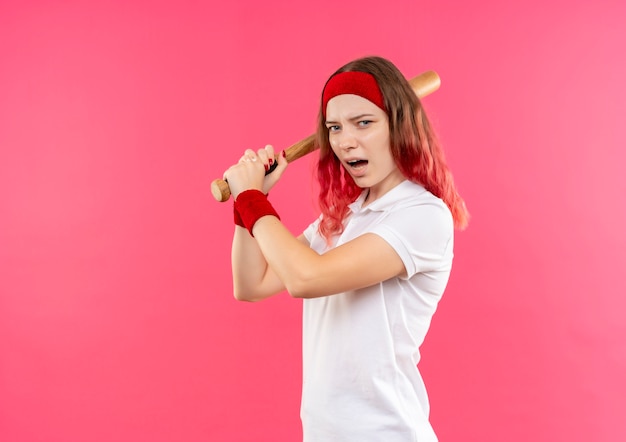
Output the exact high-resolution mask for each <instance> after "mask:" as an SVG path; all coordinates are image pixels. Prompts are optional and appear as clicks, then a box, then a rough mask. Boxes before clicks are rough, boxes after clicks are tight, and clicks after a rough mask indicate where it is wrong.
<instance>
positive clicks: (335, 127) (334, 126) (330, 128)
mask: <svg viewBox="0 0 626 442" xmlns="http://www.w3.org/2000/svg"><path fill="white" fill-rule="evenodd" d="M326 128H327V129H328V132H337V131H338V130H339V129H340V127H339V125H338V124H332V125H330V126H326Z"/></svg>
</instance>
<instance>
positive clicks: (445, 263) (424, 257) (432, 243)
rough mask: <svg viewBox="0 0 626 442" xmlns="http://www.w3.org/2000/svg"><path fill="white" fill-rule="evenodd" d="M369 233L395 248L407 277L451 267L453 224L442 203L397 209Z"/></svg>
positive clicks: (448, 211)
mask: <svg viewBox="0 0 626 442" xmlns="http://www.w3.org/2000/svg"><path fill="white" fill-rule="evenodd" d="M368 232H369V233H374V234H376V235H378V236H380V237H382V238H383V239H384V240H385V241H386V242H387V243H388V244H389V245H390V246H391V247H392V248H393V249H394V250H395V251H396V253H397V254H398V255H399V256H400V259H402V262H403V263H404V267H405V269H406V273H407V275H406V278H407V279H408V278H410V277H411V276H413V275H415V274H416V273H424V272H429V271H441V270H450V269H451V267H452V257H453V241H454V223H453V220H452V215H451V213H450V210H449V209H448V207H447V206H446V205H445V204H443V203H441V204H436V203H427V204H418V205H413V206H409V207H406V208H401V209H396V210H394V211H392V212H390V213H389V215H388V216H386V217H385V219H384V220H381V222H380V223H377V224H376V225H374V226H372V228H371V229H368Z"/></svg>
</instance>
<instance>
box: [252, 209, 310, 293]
mask: <svg viewBox="0 0 626 442" xmlns="http://www.w3.org/2000/svg"><path fill="white" fill-rule="evenodd" d="M253 233H254V238H255V241H256V242H257V244H258V247H259V251H260V252H261V254H262V255H263V257H264V259H265V262H266V263H267V265H268V266H269V268H270V269H272V272H273V273H275V274H276V275H277V277H278V278H279V279H280V280H281V281H282V283H283V284H284V286H285V288H286V289H287V291H288V292H289V293H290V294H291V295H292V296H294V297H308V294H309V292H310V289H311V287H316V275H318V273H317V272H316V271H315V270H316V268H319V265H320V264H321V260H320V258H321V257H320V255H319V254H318V253H317V252H315V251H314V250H312V249H311V248H310V247H309V245H308V243H307V240H306V239H305V238H304V236H302V235H301V236H300V237H298V238H296V237H294V236H293V235H292V234H291V232H289V230H288V229H287V228H286V227H285V226H284V225H283V224H282V223H281V222H280V220H279V219H278V218H276V217H274V216H264V217H262V218H260V219H259V220H258V221H257V222H256V224H255V225H254V228H253Z"/></svg>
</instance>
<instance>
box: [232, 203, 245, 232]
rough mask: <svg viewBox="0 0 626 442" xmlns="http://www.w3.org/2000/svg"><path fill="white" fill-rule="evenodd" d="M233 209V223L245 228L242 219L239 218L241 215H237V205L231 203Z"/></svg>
mask: <svg viewBox="0 0 626 442" xmlns="http://www.w3.org/2000/svg"><path fill="white" fill-rule="evenodd" d="M233 209H234V210H233V212H234V213H233V218H234V221H235V224H236V225H238V226H239V227H243V228H244V229H245V227H246V226H245V224H244V223H243V220H242V219H241V215H239V210H237V206H236V205H233Z"/></svg>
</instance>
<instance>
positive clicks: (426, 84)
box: [211, 71, 441, 202]
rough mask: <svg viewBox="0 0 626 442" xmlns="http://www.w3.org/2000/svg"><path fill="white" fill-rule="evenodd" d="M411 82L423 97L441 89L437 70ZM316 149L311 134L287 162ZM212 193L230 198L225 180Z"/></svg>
mask: <svg viewBox="0 0 626 442" xmlns="http://www.w3.org/2000/svg"><path fill="white" fill-rule="evenodd" d="M409 84H410V85H411V87H412V88H413V91H414V92H415V94H416V95H417V96H418V97H419V98H423V97H425V96H426V95H429V94H431V93H433V92H435V91H436V90H437V89H439V86H440V85H441V79H440V78H439V75H437V73H436V72H435V71H426V72H423V73H422V74H420V75H418V76H417V77H414V78H412V79H411V80H409ZM315 149H316V146H315V135H309V136H308V137H306V138H305V139H303V140H301V141H298V142H297V143H296V144H293V145H292V146H289V147H288V148H287V149H285V158H286V159H287V162H289V163H291V162H292V161H295V160H297V159H298V158H302V157H303V156H305V155H307V154H309V153H311V152H313V151H314V150H315ZM211 193H212V194H213V198H215V199H216V200H217V201H219V202H224V201H228V199H229V198H230V188H229V187H228V183H227V182H226V181H224V180H221V179H217V180H214V181H213V182H212V183H211Z"/></svg>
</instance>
